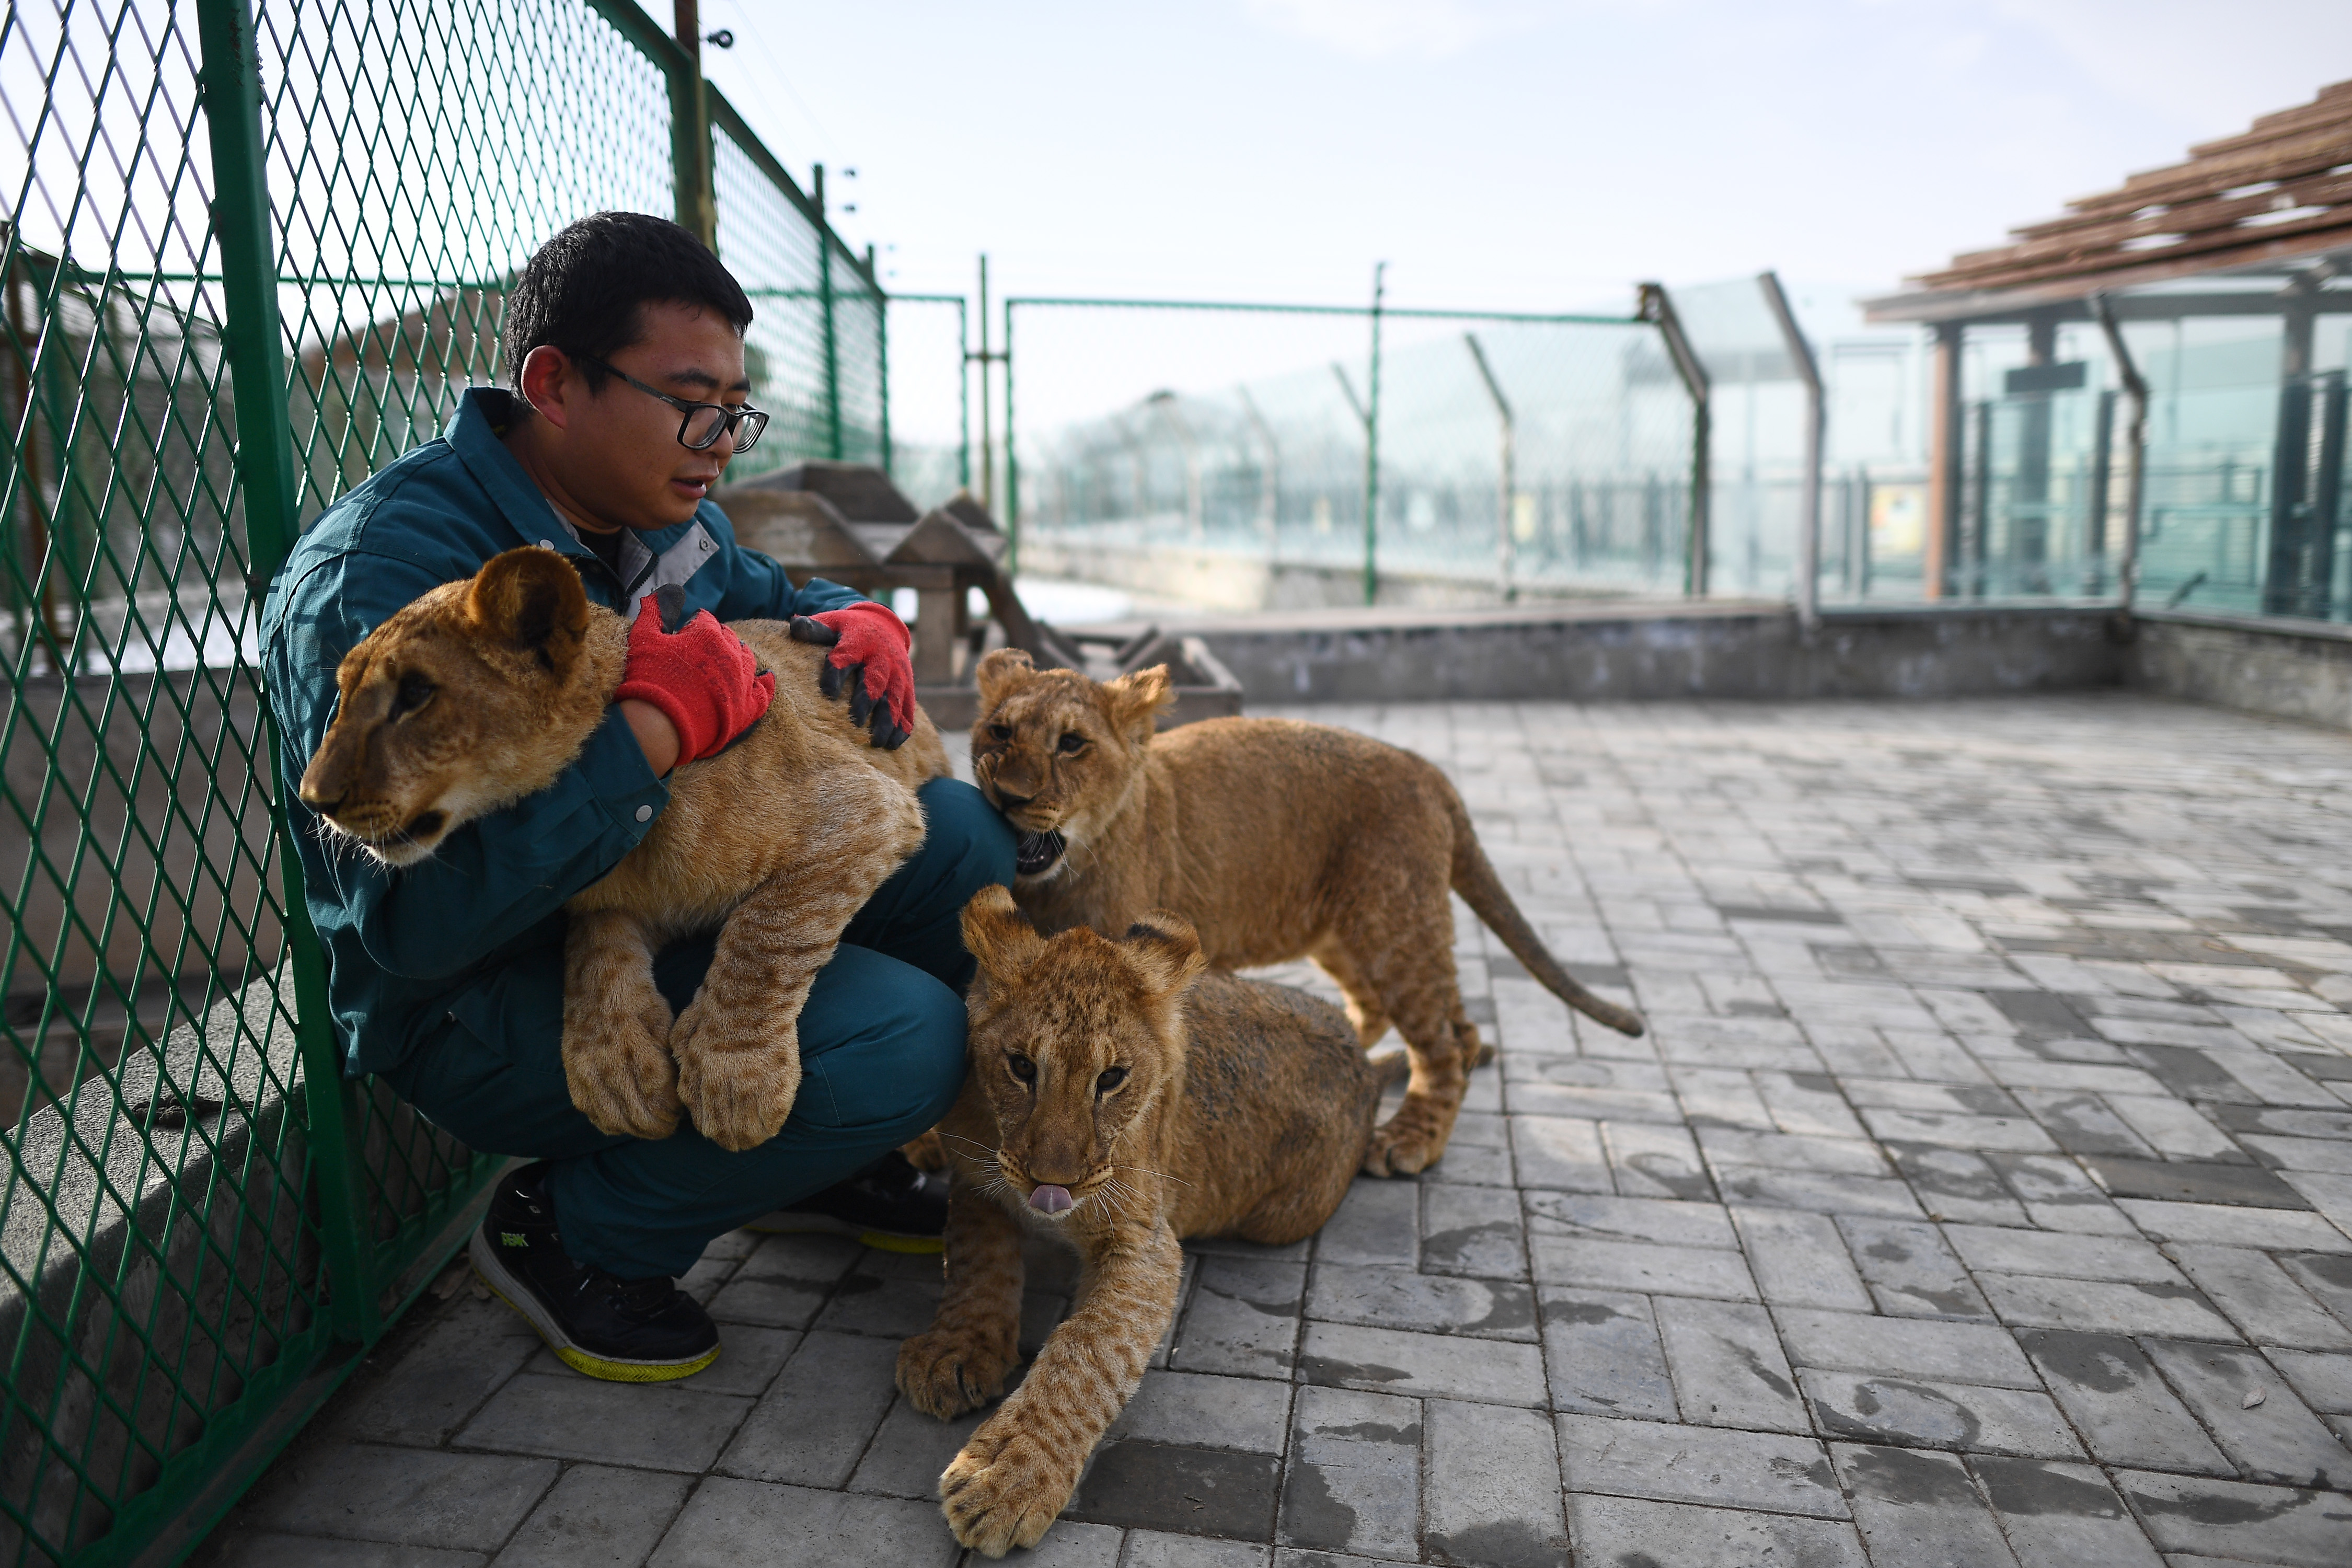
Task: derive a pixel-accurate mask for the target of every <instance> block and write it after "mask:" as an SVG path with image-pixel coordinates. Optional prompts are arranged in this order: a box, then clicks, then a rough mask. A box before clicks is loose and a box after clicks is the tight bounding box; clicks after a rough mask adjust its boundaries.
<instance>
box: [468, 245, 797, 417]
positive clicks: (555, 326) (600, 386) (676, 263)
mask: <svg viewBox="0 0 2352 1568" xmlns="http://www.w3.org/2000/svg"><path fill="white" fill-rule="evenodd" d="M665 300H677V302H679V303H681V304H687V305H697V306H699V307H701V308H702V309H703V310H716V311H718V312H719V314H720V315H721V316H724V317H725V318H726V319H727V321H728V322H729V324H730V325H731V326H733V327H734V329H735V331H737V333H738V334H740V333H741V332H742V331H743V330H744V329H745V328H746V327H749V326H750V325H751V300H748V299H746V298H744V296H743V286H742V285H741V284H740V283H738V282H736V281H735V277H734V274H732V273H730V272H729V271H728V270H727V268H725V267H723V266H721V265H720V264H719V258H717V257H716V256H713V255H712V254H711V253H710V247H709V246H707V245H704V244H703V243H702V241H700V240H699V239H697V238H696V237H694V235H693V234H692V233H691V232H690V231H688V230H687V229H684V228H681V227H679V226H677V224H674V223H672V222H670V221H669V220H668V219H667V218H661V217H653V216H648V215H646V214H645V213H622V212H610V213H598V214H596V215H595V216H593V217H583V218H582V219H581V220H580V221H579V222H577V223H575V224H573V225H572V226H570V227H569V228H566V229H565V230H563V232H562V233H561V234H559V235H557V236H556V237H554V238H552V239H551V240H549V241H548V242H547V243H546V244H545V245H542V246H541V247H539V251H538V253H537V254H536V255H534V256H533V257H532V258H530V261H529V262H527V263H525V264H524V266H523V269H522V276H521V277H520V279H516V281H515V287H514V292H513V293H512V294H510V295H509V296H508V297H507V319H506V356H507V384H508V385H509V386H514V387H518V388H519V387H520V385H521V384H522V362H523V360H524V359H525V358H527V357H528V356H529V355H530V351H531V350H533V349H535V348H538V347H539V346H541V344H542V343H545V344H552V345H553V346H554V347H556V348H559V349H562V351H563V352H564V353H566V354H568V355H570V356H571V357H572V359H573V360H575V361H577V360H580V359H581V357H582V356H583V355H587V356H591V357H593V358H595V359H610V358H611V357H612V356H613V354H614V352H615V351H617V350H620V349H625V348H626V347H628V346H629V345H630V344H631V343H633V342H636V341H637V339H638V336H639V334H640V327H641V323H640V322H639V320H638V308H639V307H640V306H642V305H645V304H646V303H648V302H653V301H665ZM580 371H581V374H583V375H585V376H586V377H587V378H588V390H589V391H591V392H601V391H603V390H604V379H605V377H604V372H603V371H601V370H599V369H597V368H596V367H595V366H594V365H593V364H587V363H583V364H581V366H580Z"/></svg>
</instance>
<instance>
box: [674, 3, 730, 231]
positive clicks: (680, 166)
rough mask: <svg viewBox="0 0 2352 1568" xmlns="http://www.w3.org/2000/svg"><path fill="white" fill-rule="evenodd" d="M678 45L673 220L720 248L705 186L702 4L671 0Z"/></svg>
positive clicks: (707, 149)
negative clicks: (682, 60)
mask: <svg viewBox="0 0 2352 1568" xmlns="http://www.w3.org/2000/svg"><path fill="white" fill-rule="evenodd" d="M670 16H671V20H672V22H673V24H674V25H675V29H676V32H677V47H679V48H681V49H684V50H685V51H686V61H687V76H686V79H685V80H683V81H673V82H671V83H670V162H671V165H672V169H673V178H675V180H676V181H677V221H678V223H679V224H680V225H681V226H684V227H686V228H688V229H691V230H692V231H693V232H694V236H695V237H696V238H698V239H699V240H701V241H702V243H703V244H705V245H707V246H709V247H710V248H711V249H713V250H717V249H718V248H719V204H718V202H717V201H716V199H714V197H713V196H712V195H711V188H710V98H709V94H708V93H707V92H705V91H704V90H703V84H702V7H701V5H700V3H699V0H671V10H670Z"/></svg>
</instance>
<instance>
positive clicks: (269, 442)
mask: <svg viewBox="0 0 2352 1568" xmlns="http://www.w3.org/2000/svg"><path fill="white" fill-rule="evenodd" d="M196 27H197V37H198V39H199V42H200V45H201V48H202V52H203V56H204V62H203V68H202V69H203V89H204V105H205V126H206V130H207V132H209V134H210V137H211V145H212V162H213V179H214V191H215V195H214V197H213V231H214V233H215V236H217V237H218V239H219V241H220V256H221V277H222V283H221V292H222V305H223V308H224V310H225V311H226V324H225V326H224V329H223V332H222V336H223V339H224V342H225V350H226V359H227V361H228V368H229V377H230V384H231V387H232V389H233V390H234V392H235V394H236V408H237V414H238V417H237V421H236V453H235V462H236V476H237V482H238V485H239V486H240V488H241V489H243V490H244V492H245V531H246V549H247V602H248V605H250V602H251V600H252V599H253V598H254V597H255V596H257V595H258V593H259V592H260V591H261V590H262V589H263V588H264V587H265V586H266V585H267V584H268V581H269V578H270V575H271V574H274V573H275V572H276V571H277V570H278V565H279V563H282V562H283V561H284V560H285V559H286V555H287V552H288V551H289V550H290V549H292V548H293V542H294V535H295V532H296V510H295V509H296V497H297V495H298V494H299V492H298V490H297V489H296V488H295V476H294V440H293V430H292V427H291V426H290V425H289V421H288V417H287V379H286V361H285V354H284V335H283V329H282V327H281V326H280V323H279V321H278V281H277V279H278V254H277V248H276V246H275V244H274V243H273V241H272V239H271V235H270V210H269V185H268V166H267V164H266V163H265V162H264V158H263V151H262V135H261V59H260V55H259V52H258V50H257V47H256V45H255V39H254V30H253V6H252V0H196ZM247 613H248V614H249V615H250V614H251V613H252V612H251V610H250V609H248V612H247ZM266 707H267V705H266V704H265V710H266ZM269 727H270V738H269V740H268V752H267V754H268V756H269V757H271V758H275V757H276V756H277V754H278V746H277V742H276V736H275V731H276V724H275V721H274V720H272V721H269ZM269 795H270V797H271V801H272V811H271V816H273V817H274V818H275V820H276V826H277V830H278V848H279V858H280V859H279V864H280V870H281V873H282V876H283V878H284V882H285V889H286V920H285V925H286V941H287V947H288V956H289V962H290V963H291V965H292V968H293V972H294V996H295V1031H296V1036H295V1037H296V1039H297V1041H298V1043H299V1049H300V1054H301V1062H302V1077H303V1082H304V1094H303V1100H304V1106H305V1112H306V1115H307V1117H308V1121H309V1127H310V1155H311V1162H312V1169H313V1170H314V1171H315V1172H316V1173H317V1174H318V1179H319V1202H320V1210H321V1214H320V1220H321V1231H322V1240H323V1243H324V1246H325V1248H326V1254H327V1268H328V1274H329V1278H330V1279H331V1280H332V1281H333V1283H334V1287H335V1289H334V1293H333V1300H332V1301H331V1303H330V1306H329V1314H330V1321H331V1322H332V1323H333V1325H334V1329H335V1332H336V1334H337V1336H338V1337H340V1338H343V1339H351V1340H362V1341H364V1340H368V1339H373V1337H374V1336H375V1334H376V1333H377V1331H379V1330H380V1328H381V1326H382V1314H381V1313H380V1312H379V1310H378V1309H377V1302H376V1292H375V1282H374V1280H373V1279H372V1278H371V1275H370V1271H369V1269H368V1268H367V1266H366V1253H365V1249H364V1247H363V1245H362V1244H363V1242H364V1240H365V1238H366V1223H365V1222H366V1213H367V1211H366V1206H365V1204H364V1202H363V1200H362V1192H363V1191H364V1187H363V1185H362V1175H361V1172H360V1167H359V1149H358V1146H357V1140H356V1139H355V1138H354V1137H353V1135H352V1132H353V1129H354V1128H355V1127H356V1126H357V1124H358V1114H357V1105H356V1103H355V1100H356V1096H355V1094H354V1092H353V1090H352V1087H351V1085H350V1084H349V1083H348V1082H347V1081H346V1080H345V1079H344V1078H343V1071H342V1060H341V1049H340V1048H339V1047H338V1045H337V1043H336V1039H335V1030H334V1023H333V1020H332V1018H331V1016H330V1015H329V1013H328V1010H327V974H326V964H325V960H324V958H323V956H322V955H321V953H320V950H319V942H318V937H317V934H316V933H315V932H313V931H311V929H310V913H309V906H308V905H307V904H306V903H305V902H304V901H303V891H302V871H301V864H300V862H299V860H297V859H296V858H295V856H294V849H293V828H292V826H291V824H290V823H289V821H288V819H287V815H286V809H285V802H284V799H283V797H282V795H280V793H279V791H278V790H277V789H276V788H272V789H270V791H269Z"/></svg>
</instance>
